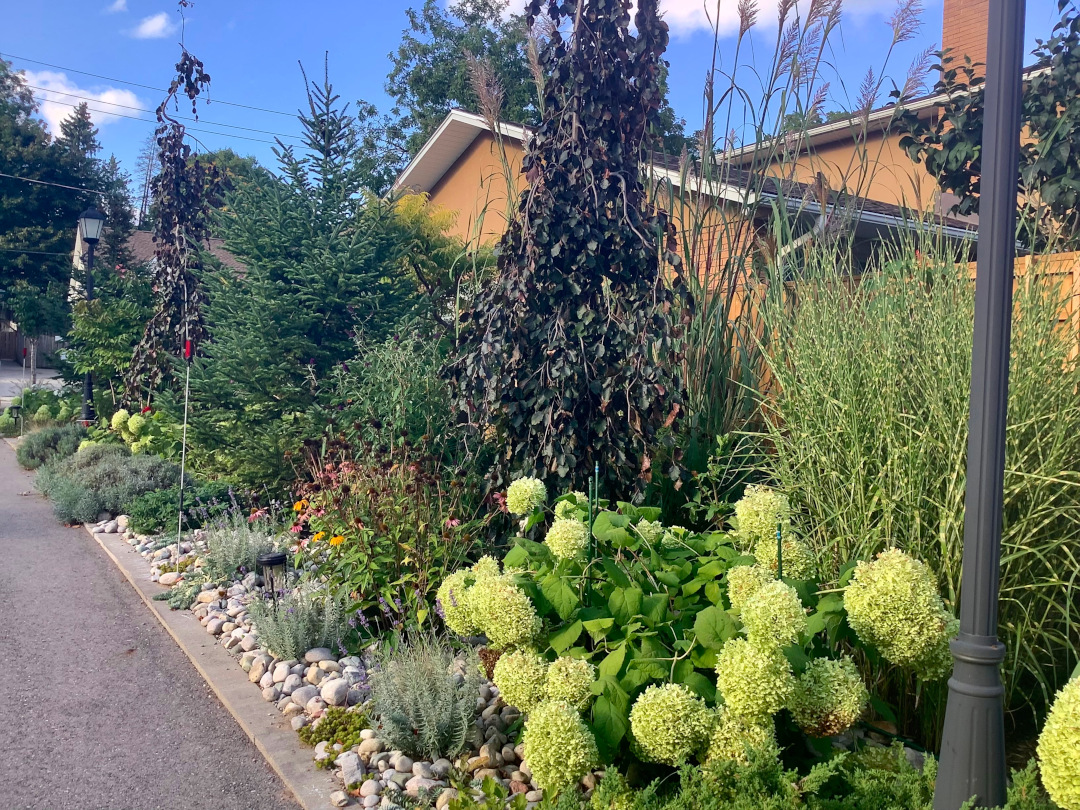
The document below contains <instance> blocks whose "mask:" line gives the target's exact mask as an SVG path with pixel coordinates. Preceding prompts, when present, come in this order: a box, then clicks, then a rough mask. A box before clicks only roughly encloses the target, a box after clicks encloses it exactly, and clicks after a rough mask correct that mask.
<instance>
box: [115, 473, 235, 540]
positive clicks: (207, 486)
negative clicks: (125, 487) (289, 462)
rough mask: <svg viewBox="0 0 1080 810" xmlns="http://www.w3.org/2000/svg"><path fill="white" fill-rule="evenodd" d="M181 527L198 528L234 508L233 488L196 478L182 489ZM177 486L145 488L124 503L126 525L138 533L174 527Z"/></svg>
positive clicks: (176, 509)
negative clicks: (146, 489) (154, 488)
mask: <svg viewBox="0 0 1080 810" xmlns="http://www.w3.org/2000/svg"><path fill="white" fill-rule="evenodd" d="M184 505H185V508H184V512H183V522H182V523H181V524H180V525H181V527H182V528H183V529H198V528H199V527H200V526H203V525H205V524H206V523H209V522H210V521H213V520H216V519H218V518H222V517H224V516H225V515H226V514H228V513H229V512H230V511H233V510H235V509H237V508H238V505H239V502H238V501H237V499H236V496H235V493H234V492H233V489H232V487H231V486H229V485H228V484H225V483H222V482H219V481H206V482H196V483H195V485H194V486H192V487H190V488H185V490H184ZM179 508H180V488H179V487H170V488H169V489H160V490H155V491H153V492H147V493H145V494H143V495H140V496H138V497H137V498H134V499H132V501H131V503H130V504H128V507H127V514H128V518H129V520H128V525H129V526H130V527H131V530H132V531H133V532H136V533H138V534H161V533H162V532H165V531H167V530H172V529H175V528H176V527H177V523H178V514H177V513H178V510H179Z"/></svg>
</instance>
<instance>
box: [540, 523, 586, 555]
mask: <svg viewBox="0 0 1080 810" xmlns="http://www.w3.org/2000/svg"><path fill="white" fill-rule="evenodd" d="M544 543H545V544H546V545H547V547H548V548H549V549H550V550H551V553H552V554H554V555H555V558H556V559H558V560H573V559H576V558H577V557H580V556H581V555H582V554H584V553H585V549H587V548H588V547H589V527H588V526H586V525H585V524H584V523H582V522H581V521H580V520H578V519H577V518H556V519H555V522H554V523H552V524H551V528H550V529H548V532H547V536H546V537H545V538H544Z"/></svg>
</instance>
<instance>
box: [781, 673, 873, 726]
mask: <svg viewBox="0 0 1080 810" xmlns="http://www.w3.org/2000/svg"><path fill="white" fill-rule="evenodd" d="M869 700H870V694H869V693H868V692H867V691H866V685H865V684H864V683H863V680H862V677H861V676H860V675H859V670H858V668H857V667H856V666H855V663H854V662H853V661H852V660H851V659H850V658H842V659H840V660H839V661H835V660H833V659H831V658H815V659H814V660H812V661H811V662H810V663H809V664H807V665H806V669H805V670H804V671H803V673H802V675H800V676H799V677H798V680H797V681H796V683H795V694H793V695H792V696H791V700H790V701H788V709H790V710H791V714H792V716H793V717H794V718H795V722H796V723H798V725H799V728H801V729H802V730H803V731H804V732H806V733H807V734H809V735H810V736H811V737H831V736H832V735H834V734H839V733H840V732H841V731H846V730H847V729H849V728H851V726H853V725H854V724H855V721H856V720H858V719H859V715H860V714H862V713H863V709H865V708H866V704H867V702H868V701H869Z"/></svg>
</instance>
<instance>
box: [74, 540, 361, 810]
mask: <svg viewBox="0 0 1080 810" xmlns="http://www.w3.org/2000/svg"><path fill="white" fill-rule="evenodd" d="M84 528H85V527H84ZM87 532H88V533H89V534H90V536H91V537H93V538H94V539H95V540H96V541H97V543H98V545H100V546H101V548H102V549H103V550H104V551H105V553H106V554H108V555H109V558H110V559H112V561H113V562H114V563H115V564H116V567H117V568H119V569H120V572H121V573H122V574H123V575H124V576H125V577H126V578H127V581H128V582H129V583H131V587H132V588H134V589H135V592H136V593H137V594H138V595H139V597H140V598H141V599H142V600H143V602H145V603H146V606H147V607H148V608H150V612H151V613H153V614H154V616H155V617H156V618H157V620H158V621H159V622H161V626H162V627H164V628H165V630H166V632H168V634H169V635H170V636H172V638H173V641H175V642H176V644H177V646H178V647H180V649H181V650H182V651H183V653H184V655H186V656H187V657H188V659H189V660H190V661H191V663H192V664H193V665H194V666H195V669H196V670H197V671H198V672H199V674H200V675H202V677H203V680H205V681H206V684H207V686H209V687H210V689H211V690H212V691H213V692H214V694H215V695H216V696H217V698H218V700H220V701H221V705H223V706H224V707H225V708H226V710H228V712H229V714H231V715H232V716H233V719H234V720H236V723H237V725H239V726H240V728H241V730H242V731H243V732H244V734H245V735H247V737H248V739H250V740H251V741H252V742H253V743H254V744H255V747H256V748H257V749H259V752H260V753H261V754H262V755H263V757H264V758H265V759H266V762H267V764H269V765H270V767H271V768H272V769H273V770H274V771H275V773H277V775H278V776H279V777H281V781H282V782H284V783H285V787H286V788H288V789H289V791H290V792H291V793H292V794H293V796H294V797H295V798H296V801H297V802H299V804H300V806H301V807H303V808H304V810H326V808H327V807H329V806H330V794H331V793H332V792H334V791H336V790H341V786H340V785H339V784H338V783H337V780H336V779H334V777H333V776H331V774H330V772H329V771H321V770H318V769H317V768H316V767H315V764H314V762H313V761H312V758H311V755H310V754H309V753H308V752H307V751H306V750H304V749H302V748H301V747H300V745H299V742H298V739H297V736H296V732H294V731H293V730H292V728H291V727H290V726H289V725H288V724H287V723H285V721H284V719H283V718H282V716H281V714H280V713H279V712H278V711H277V709H276V708H275V707H274V705H273V704H272V703H267V702H266V701H265V700H263V699H262V695H261V693H260V691H259V690H258V689H256V688H255V687H254V686H253V685H252V684H251V683H250V682H249V681H248V679H247V673H246V672H244V670H242V669H241V668H240V666H239V664H238V663H237V662H236V660H235V659H233V657H232V656H231V655H229V653H228V652H227V651H226V650H225V648H224V647H222V646H221V645H220V644H218V643H217V642H216V640H215V639H214V637H213V636H211V635H209V634H208V633H207V632H206V630H205V629H204V628H203V627H202V625H200V624H199V622H198V621H197V620H196V619H195V617H194V616H193V615H192V614H191V613H190V612H188V611H174V610H171V609H170V608H169V606H168V605H167V604H166V603H165V602H155V601H153V596H154V594H157V593H161V592H163V591H166V590H168V589H167V588H164V587H162V586H160V585H158V584H157V583H156V582H151V581H150V563H148V562H147V561H146V560H145V559H143V557H142V556H141V555H140V554H139V553H138V552H136V551H135V550H134V549H133V548H132V547H131V546H129V545H128V544H127V543H125V542H124V541H123V540H122V539H120V535H118V534H94V533H93V532H91V531H90V530H89V528H87Z"/></svg>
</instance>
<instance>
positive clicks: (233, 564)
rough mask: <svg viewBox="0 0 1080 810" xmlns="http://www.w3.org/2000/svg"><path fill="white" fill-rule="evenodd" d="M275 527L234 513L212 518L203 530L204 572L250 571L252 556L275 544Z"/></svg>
mask: <svg viewBox="0 0 1080 810" xmlns="http://www.w3.org/2000/svg"><path fill="white" fill-rule="evenodd" d="M275 529H276V527H274V526H272V525H270V524H269V523H268V521H267V520H251V519H250V518H248V517H245V516H244V515H242V514H236V513H230V514H228V515H226V516H224V517H222V518H220V519H219V520H217V521H215V522H214V523H212V524H211V525H210V526H208V527H207V529H206V536H205V539H206V556H205V558H204V560H205V567H206V572H207V573H208V574H209V575H210V576H211V577H212V578H215V579H233V578H235V577H236V576H237V575H238V574H239V575H240V576H242V575H243V574H244V573H246V572H248V571H254V570H255V560H256V558H257V557H258V556H259V555H260V554H262V553H263V552H264V551H269V550H271V549H273V548H274V547H275V545H276V544H277V543H276V539H277V538H276V535H277V532H276V531H275ZM312 646H315V645H312ZM307 649H310V647H308V648H305V651H306V650H307Z"/></svg>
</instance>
